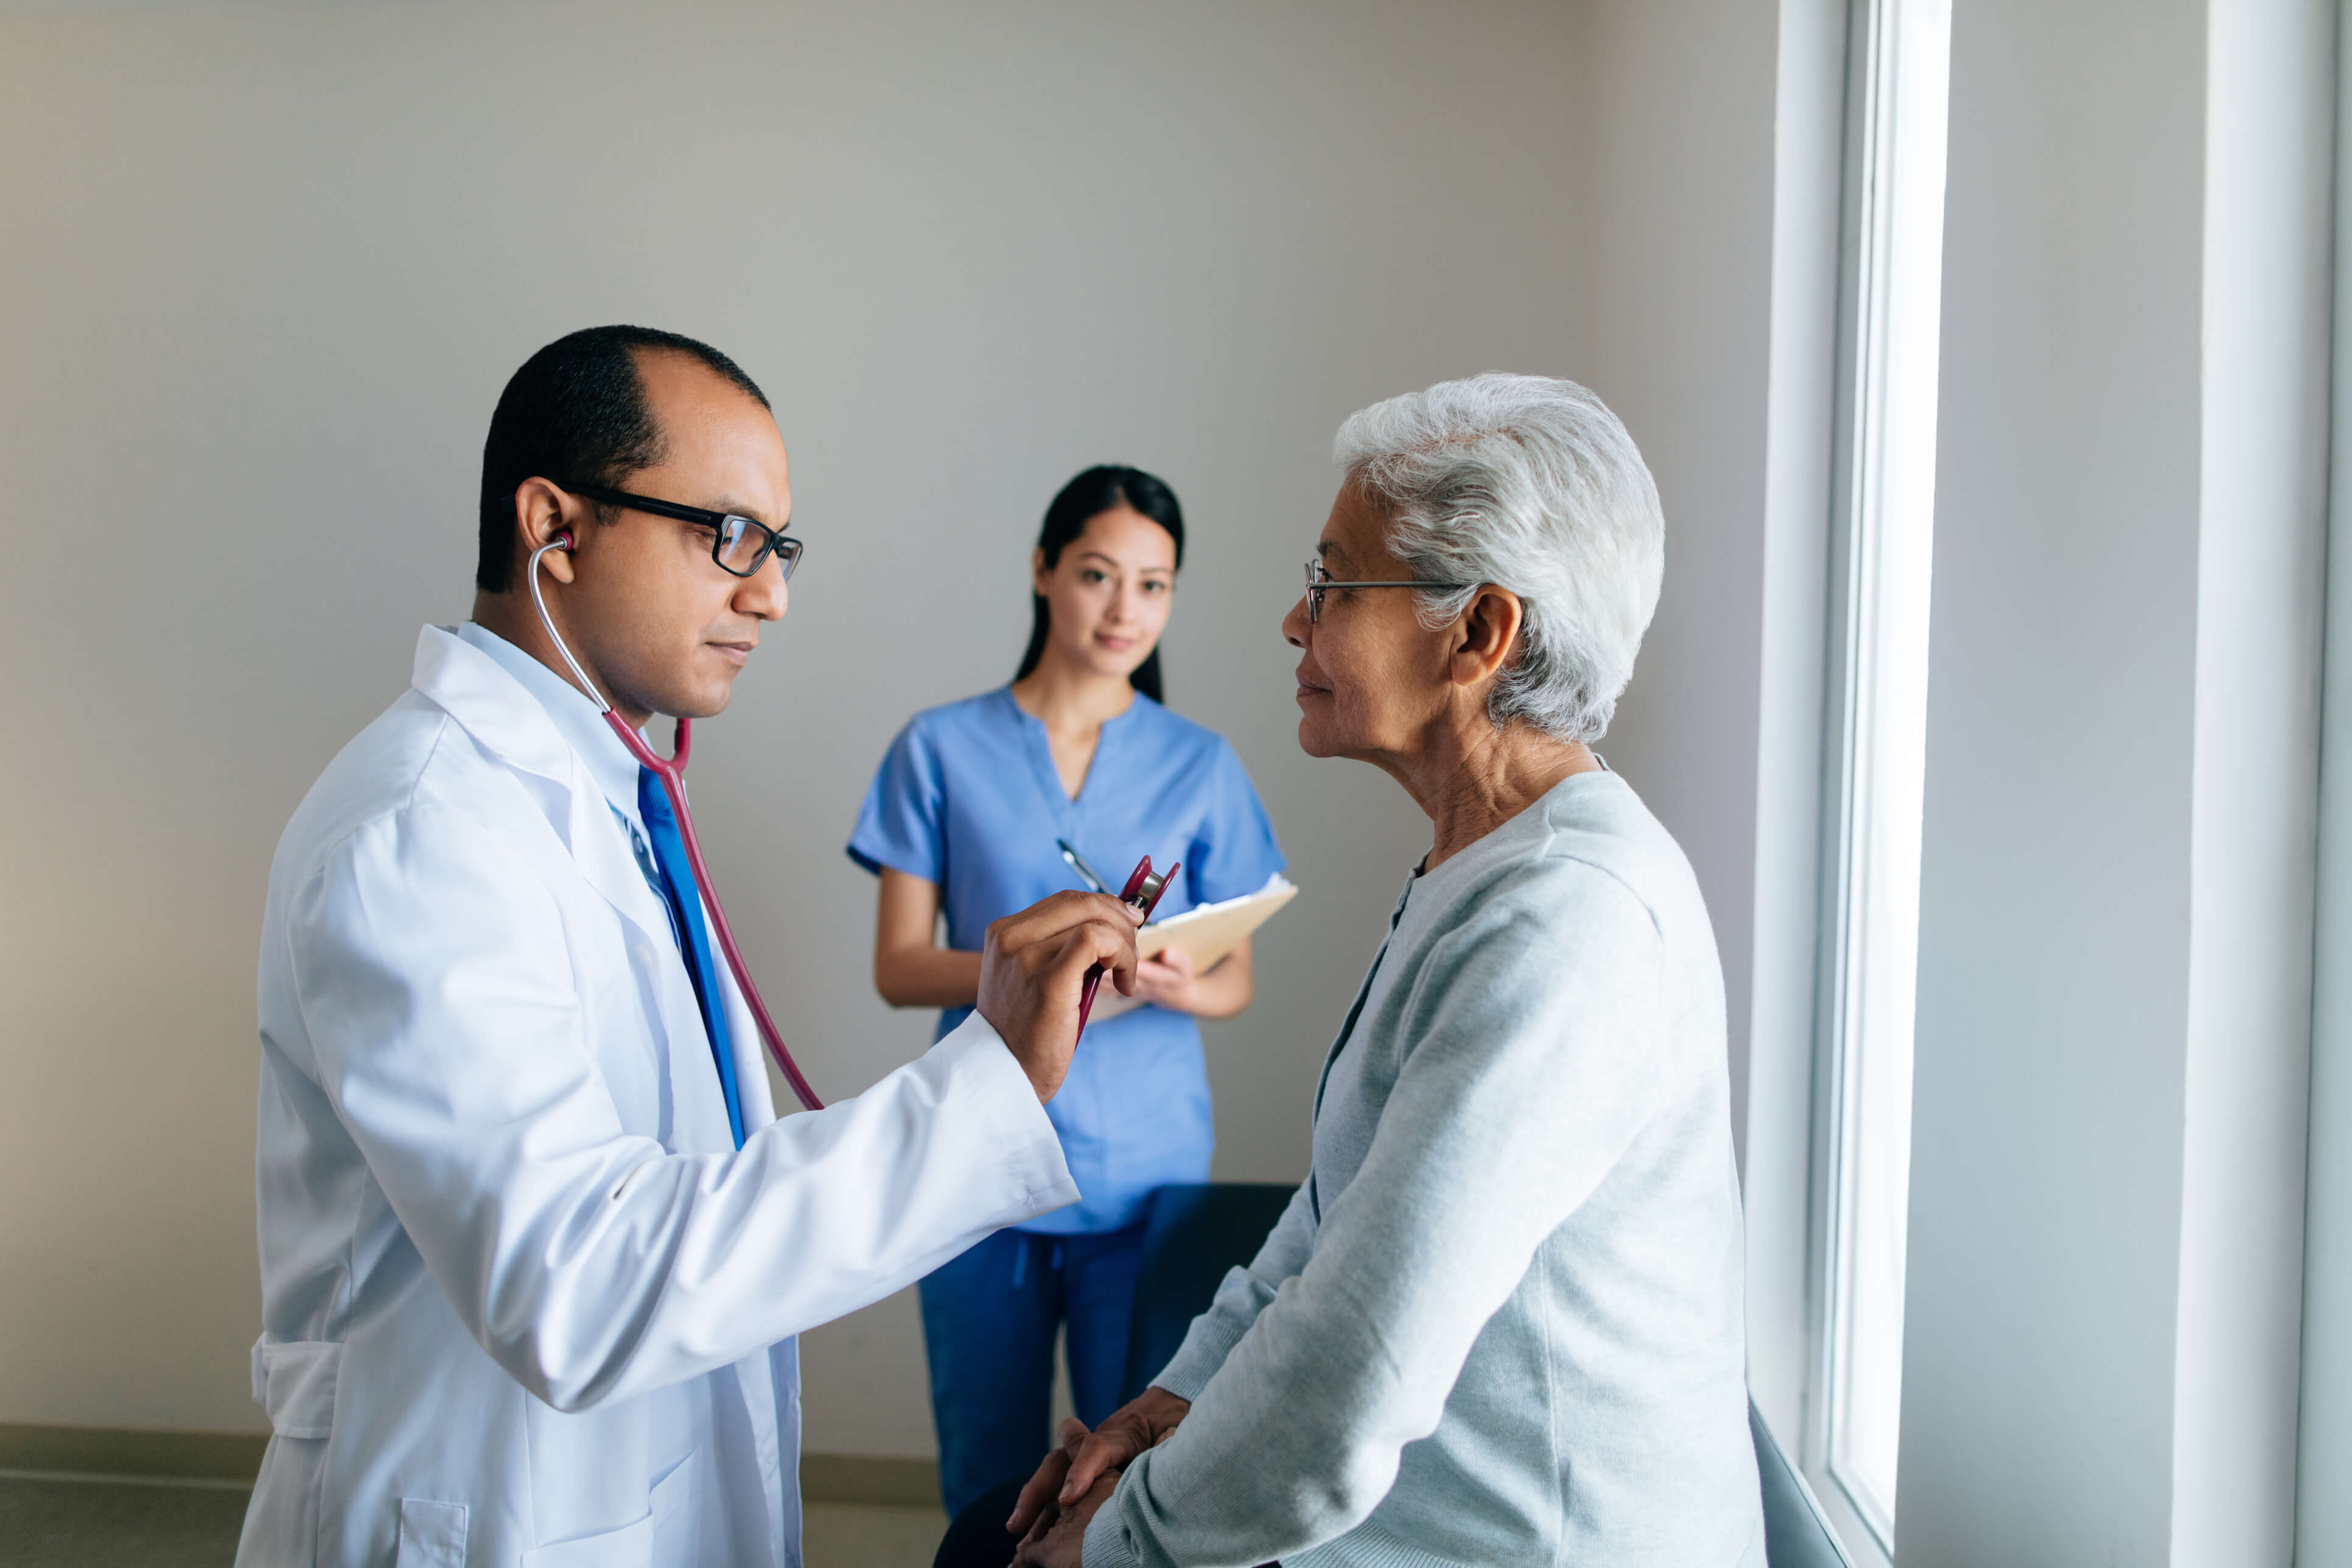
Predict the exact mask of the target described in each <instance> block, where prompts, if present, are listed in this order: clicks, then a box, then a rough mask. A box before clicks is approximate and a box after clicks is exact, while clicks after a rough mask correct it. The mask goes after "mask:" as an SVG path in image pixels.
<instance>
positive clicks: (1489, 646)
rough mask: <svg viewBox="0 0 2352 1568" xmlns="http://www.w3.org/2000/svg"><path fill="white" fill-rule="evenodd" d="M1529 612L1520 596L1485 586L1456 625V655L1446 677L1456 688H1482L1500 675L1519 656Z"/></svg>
mask: <svg viewBox="0 0 2352 1568" xmlns="http://www.w3.org/2000/svg"><path fill="white" fill-rule="evenodd" d="M1525 621H1526V610H1525V607H1524V606H1522V605H1520V603H1519V596H1518V595H1517V594H1514V593H1512V592H1511V591H1510V590H1509V589H1508V588H1498V587H1496V586H1495V584H1492V583H1488V584H1483V585H1482V586H1481V587H1480V588H1479V590H1478V593H1477V595H1476V596H1475V598H1473V599H1472V600H1471V601H1470V605H1469V608H1467V609H1465V610H1464V611H1463V612H1462V618H1461V619H1460V620H1458V621H1456V622H1454V651H1453V656H1452V658H1451V659H1450V660H1449V668H1448V669H1447V671H1446V674H1447V676H1448V677H1449V678H1450V679H1452V680H1453V682H1454V684H1455V685H1456V686H1479V685H1483V684H1485V683H1486V681H1488V680H1491V679H1494V678H1495V677H1496V675H1498V674H1500V673H1501V672H1502V670H1503V669H1504V668H1505V667H1506V666H1507V665H1508V664H1509V663H1510V662H1511V660H1512V658H1515V657H1516V656H1517V652H1518V641H1519V628H1520V626H1522V625H1524V624H1525Z"/></svg>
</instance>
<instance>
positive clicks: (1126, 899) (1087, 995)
mask: <svg viewBox="0 0 2352 1568" xmlns="http://www.w3.org/2000/svg"><path fill="white" fill-rule="evenodd" d="M1183 865H1184V862H1182V861H1181V860H1179V861H1177V862H1176V864H1175V865H1173V866H1171V867H1169V868H1168V875H1167V876H1165V877H1162V878H1160V886H1158V887H1156V888H1154V889H1151V900H1150V902H1149V903H1146V904H1142V905H1140V906H1139V908H1140V909H1141V910H1143V918H1144V919H1145V920H1147V921H1148V920H1150V918H1151V911H1152V910H1156V909H1158V908H1159V907H1160V899H1161V897H1162V896H1163V895H1165V894H1166V893H1167V891H1168V884H1169V881H1170V880H1171V879H1172V878H1174V876H1175V875H1176V873H1177V872H1178V871H1179V870H1181V869H1182V868H1183ZM1150 879H1151V857H1150V856H1149V855H1146V856H1145V857H1144V858H1142V859H1140V860H1138V861H1137V862H1136V863H1135V869H1134V870H1132V871H1130V872H1129V873H1128V875H1127V887H1126V888H1125V889H1123V890H1121V892H1120V893H1119V895H1118V898H1119V902H1121V903H1124V904H1131V903H1134V902H1135V897H1136V895H1137V894H1138V893H1140V892H1142V891H1143V884H1144V883H1146V882H1148V881H1150ZM1102 978H1103V967H1102V965H1101V964H1099V963H1097V964H1096V965H1095V966H1094V967H1093V968H1091V969H1089V970H1087V979H1086V984H1083V985H1081V986H1079V987H1078V1033H1080V1034H1081V1035H1083V1034H1085V1033H1086V1032H1087V1014H1089V1013H1091V1012H1093V1011H1094V1010H1095V993H1096V992H1097V991H1099V990H1101V989H1102Z"/></svg>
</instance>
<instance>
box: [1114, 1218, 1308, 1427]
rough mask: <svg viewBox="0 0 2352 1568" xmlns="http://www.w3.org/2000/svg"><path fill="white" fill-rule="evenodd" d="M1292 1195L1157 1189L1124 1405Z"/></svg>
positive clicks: (1138, 1280)
mask: <svg viewBox="0 0 2352 1568" xmlns="http://www.w3.org/2000/svg"><path fill="white" fill-rule="evenodd" d="M1296 1190H1297V1189H1296V1188H1292V1187H1286V1186H1282V1185H1280V1184H1275V1183H1262V1182H1201V1183H1186V1184H1181V1185H1175V1186H1166V1187H1161V1188H1160V1189H1159V1190H1158V1191H1157V1192H1155V1193H1153V1194H1151V1217H1150V1219H1149V1220H1147V1221H1146V1222H1145V1224H1144V1230H1143V1258H1142V1261H1141V1262H1140V1263H1139V1264H1138V1265H1137V1266H1136V1275H1135V1313H1134V1316H1133V1317H1131V1318H1130V1319H1129V1326H1128V1335H1127V1376H1126V1378H1125V1379H1124V1380H1123V1381H1122V1383H1121V1385H1120V1388H1119V1395H1118V1398H1119V1403H1120V1404H1122V1405H1124V1404H1126V1403H1127V1402H1128V1401H1129V1400H1130V1399H1133V1398H1134V1397H1135V1396H1136V1395H1137V1394H1141V1393H1142V1392H1143V1391H1144V1390H1145V1389H1146V1388H1148V1387H1150V1384H1151V1379H1152V1377H1153V1375H1154V1374H1156V1373H1158V1372H1159V1371H1160V1368H1161V1367H1163V1366H1166V1365H1167V1364H1168V1363H1169V1362H1170V1360H1171V1359H1172V1358H1173V1357H1174V1356H1175V1354H1176V1351H1177V1348H1178V1347H1179V1346H1181V1344H1183V1342H1184V1333H1185V1331H1186V1330H1188V1329H1190V1328H1191V1327H1192V1320H1193V1319H1194V1318H1197V1317H1199V1316H1200V1315H1201V1314H1202V1312H1203V1311H1205V1310H1208V1306H1209V1302H1210V1300H1212V1299H1213V1298H1214V1297H1215V1295H1216V1293H1217V1286H1218V1284H1219V1283H1220V1282H1221V1281H1222V1280H1223V1279H1224V1277H1225V1272H1226V1270H1228V1269H1230V1268H1236V1267H1238V1266H1239V1265H1241V1264H1244V1263H1247V1262H1248V1261H1249V1260H1250V1259H1251V1258H1255V1257H1256V1256H1257V1249H1258V1248H1259V1247H1261V1246H1263V1245H1264V1244H1265V1233H1266V1232H1267V1231H1270V1230H1272V1229H1273V1228H1274V1222H1275V1221H1276V1220H1277V1219H1280V1218H1281V1217H1282V1211H1283V1208H1284V1207H1285V1205H1287V1204H1288V1203H1289V1202H1290V1194H1292V1193H1293V1192H1294V1191H1296Z"/></svg>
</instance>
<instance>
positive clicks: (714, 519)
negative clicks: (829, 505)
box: [567, 485, 806, 583]
mask: <svg viewBox="0 0 2352 1568" xmlns="http://www.w3.org/2000/svg"><path fill="white" fill-rule="evenodd" d="M567 488H568V489H570V490H571V491H572V494H573V495H576V496H586V497H587V498H588V499H589V500H596V501H603V502H604V504H605V505H606V506H619V507H626V508H628V509H629V510H632V511H649V512H652V513H653V514H654V515H656V517H674V518H677V520H678V521H680V522H692V523H698V524H700V525H701V526H702V527H704V528H707V529H709V530H710V531H711V534H712V538H711V541H710V559H711V560H713V561H715V562H717V563H719V570H720V571H722V572H731V573H733V574H735V575H736V576H738V577H749V576H751V575H753V574H756V573H757V572H758V571H759V570H760V568H761V567H762V566H765V565H766V564H767V563H768V557H769V556H771V555H772V556H774V557H775V558H776V560H777V561H778V562H779V563H781V564H782V566H783V569H784V581H785V582H787V583H789V582H791V581H792V578H793V567H795V566H798V565H799V564H800V563H801V552H802V551H803V549H805V548H806V546H805V545H804V544H803V542H802V541H800V540H797V539H793V538H792V537H790V536H789V535H786V534H782V533H779V532H778V531H776V530H774V529H772V528H770V527H769V526H768V525H767V524H766V523H764V522H761V521H759V519H757V518H751V517H745V516H744V515H742V513H740V512H733V511H709V510H705V509H704V508H702V507H698V506H681V505H679V504H678V503H677V501H674V500H655V499H654V498H653V497H651V496H636V495H631V494H630V493H629V492H628V491H626V490H608V489H605V488H604V486H602V485H572V486H569V487H567Z"/></svg>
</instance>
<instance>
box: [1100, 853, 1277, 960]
mask: <svg viewBox="0 0 2352 1568" xmlns="http://www.w3.org/2000/svg"><path fill="white" fill-rule="evenodd" d="M1297 896H1298V888H1297V884H1296V883H1294V882H1292V881H1291V880H1290V879H1288V878H1286V877H1285V876H1284V875H1283V874H1282V873H1281V872H1279V871H1277V872H1276V873H1275V874H1274V875H1273V876H1271V877H1269V878H1267V879H1266V883H1265V887H1263V888H1260V889H1258V890H1257V891H1256V892H1255V893H1244V895H1242V896H1241V897H1240V898H1238V899H1224V900H1220V901H1218V902H1216V903H1213V904H1201V905H1198V906H1196V907H1194V908H1192V909H1189V910H1185V911H1184V912H1183V913H1182V914H1181V915H1171V916H1170V917H1169V918H1168V919H1166V920H1164V921H1153V922H1152V923H1151V924H1150V925H1148V926H1145V927H1144V928H1143V929H1142V930H1140V931H1137V932H1136V933H1135V951H1136V954H1137V956H1138V957H1141V958H1150V956H1151V955H1152V954H1154V953H1156V952H1159V951H1160V949H1161V948H1164V947H1181V948H1182V949H1183V950H1184V952H1185V953H1186V955H1187V956H1188V957H1190V958H1191V959H1192V968H1193V970H1194V972H1195V973H1202V974H1205V973H1208V972H1209V971H1210V970H1212V969H1213V968H1215V967H1216V965H1217V963H1218V961H1219V960H1221V959H1223V957H1224V956H1225V954H1227V953H1229V952H1233V950H1234V948H1236V947H1239V946H1240V945H1241V943H1242V939H1243V938H1244V937H1246V936H1248V935H1249V934H1250V932H1252V931H1255V930H1257V928H1258V927H1260V926H1262V925H1264V924H1265V922H1266V921H1268V920H1270V919H1272V918H1273V916H1274V911H1275V910H1278V909H1280V908H1282V906H1283V905H1285V904H1286V903H1288V902H1290V900H1293V899H1295V898H1297Z"/></svg>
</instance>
